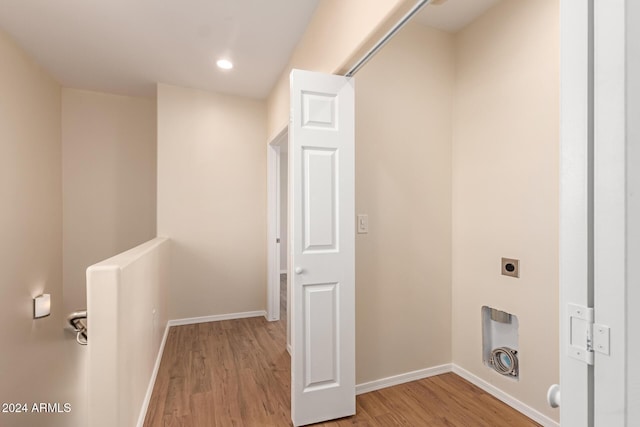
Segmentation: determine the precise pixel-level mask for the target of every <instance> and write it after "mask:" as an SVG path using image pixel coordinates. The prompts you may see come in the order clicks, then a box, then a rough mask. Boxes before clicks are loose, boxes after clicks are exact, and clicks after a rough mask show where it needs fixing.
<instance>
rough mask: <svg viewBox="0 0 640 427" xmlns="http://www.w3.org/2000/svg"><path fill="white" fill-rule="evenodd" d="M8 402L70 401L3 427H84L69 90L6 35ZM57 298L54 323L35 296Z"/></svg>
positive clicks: (1, 163)
mask: <svg viewBox="0 0 640 427" xmlns="http://www.w3.org/2000/svg"><path fill="white" fill-rule="evenodd" d="M0 64H1V65H0V93H1V94H2V96H0V177H1V179H0V196H1V197H2V209H0V235H1V236H2V244H0V259H1V260H2V264H1V265H2V283H1V284H0V342H2V350H0V378H1V380H0V402H7V403H9V402H25V403H28V404H29V409H31V407H30V405H31V404H32V403H34V402H52V403H53V402H61V403H70V404H71V409H72V412H71V413H68V414H54V415H52V414H15V415H12V414H6V413H0V425H2V426H3V427H18V426H25V425H29V426H34V427H37V426H47V427H50V426H53V427H57V426H60V427H62V426H80V425H84V424H85V423H84V422H83V420H84V417H85V416H86V411H85V407H84V401H83V400H82V397H83V394H84V393H83V391H84V390H83V388H84V380H85V378H86V377H85V375H84V366H83V364H84V356H85V350H86V349H85V348H81V347H80V346H78V345H77V344H76V343H75V340H74V337H73V335H72V334H68V333H65V332H64V331H63V322H64V318H65V312H64V310H63V301H62V175H61V169H60V166H61V162H60V159H61V141H60V132H61V131H60V87H59V86H58V84H57V83H56V82H54V81H53V80H52V79H51V78H50V77H49V76H48V75H47V74H45V73H44V72H43V71H42V70H41V69H40V68H39V67H38V66H36V65H35V64H34V63H33V62H32V61H31V60H30V59H29V58H27V57H26V55H25V54H24V53H23V52H22V51H21V50H20V49H19V48H18V47H17V46H16V45H15V44H13V42H12V41H11V40H9V38H8V37H7V36H6V35H5V34H4V33H2V32H1V31H0ZM41 293H49V294H51V304H52V307H51V316H50V317H46V318H42V319H39V320H34V319H33V301H32V298H33V297H35V296H36V295H39V294H41Z"/></svg>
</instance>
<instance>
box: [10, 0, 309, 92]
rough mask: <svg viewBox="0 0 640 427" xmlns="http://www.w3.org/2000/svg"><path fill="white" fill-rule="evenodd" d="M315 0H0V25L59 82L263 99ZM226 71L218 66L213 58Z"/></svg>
mask: <svg viewBox="0 0 640 427" xmlns="http://www.w3.org/2000/svg"><path fill="white" fill-rule="evenodd" d="M317 3H318V0H304V1H299V0H269V1H266V0H0V28H1V29H3V30H4V31H5V32H7V33H8V34H9V35H10V36H11V38H13V39H14V40H15V41H16V42H17V43H18V45H20V46H21V47H22V48H23V49H24V50H25V51H26V52H27V53H28V54H29V55H30V56H31V57H32V58H34V59H35V60H36V61H37V62H38V63H39V64H40V65H41V66H43V67H44V68H45V69H46V70H47V71H49V73H51V74H52V75H53V76H54V77H55V78H56V79H57V80H58V81H59V82H60V83H61V84H62V85H63V86H69V87H75V88H81V89H90V90H98V91H105V92H112V93H121V94H129V95H153V94H154V93H155V83H156V82H163V83H169V84H175V85H181V86H187V87H195V88H200V89H207V90H213V91H217V92H222V93H231V94H236V95H240V96H248V97H252V98H264V97H266V96H267V95H268V94H269V91H270V90H271V88H272V87H273V85H274V84H275V82H276V80H277V78H278V77H279V76H280V74H281V73H282V71H283V69H284V68H285V66H286V65H287V62H288V60H289V57H290V56H291V53H292V51H293V48H294V47H295V45H296V44H297V42H298V40H299V39H300V37H301V36H302V34H303V32H304V29H305V28H306V26H307V24H308V23H309V20H310V19H311V15H312V14H313V12H314V10H315V8H316V5H317ZM221 57H226V58H229V59H230V60H231V61H233V63H234V65H235V68H234V69H233V70H230V71H222V70H219V69H218V68H217V67H216V66H215V62H216V60H217V59H219V58H221Z"/></svg>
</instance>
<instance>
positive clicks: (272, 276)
mask: <svg viewBox="0 0 640 427" xmlns="http://www.w3.org/2000/svg"><path fill="white" fill-rule="evenodd" d="M288 131H289V128H288V127H285V128H284V129H282V130H281V131H280V132H278V134H276V136H274V137H273V138H272V139H271V140H269V143H268V144H267V313H266V315H265V318H266V319H267V320H269V321H277V320H280V245H278V243H276V239H277V238H278V237H280V203H279V201H280V200H279V197H280V194H279V193H280V146H281V145H283V144H285V143H286V142H287V135H288Z"/></svg>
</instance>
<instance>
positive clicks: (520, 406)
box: [452, 364, 560, 427]
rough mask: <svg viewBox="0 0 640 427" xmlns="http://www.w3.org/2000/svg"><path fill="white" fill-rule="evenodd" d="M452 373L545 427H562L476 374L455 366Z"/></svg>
mask: <svg viewBox="0 0 640 427" xmlns="http://www.w3.org/2000/svg"><path fill="white" fill-rule="evenodd" d="M452 371H453V373H454V374H457V375H459V376H461V377H462V378H464V379H465V380H467V381H469V382H470V383H472V384H474V385H476V386H478V387H480V388H481V389H482V390H484V391H486V392H487V393H489V394H490V395H492V396H493V397H495V398H496V399H498V400H501V401H503V402H504V403H506V404H507V405H509V406H511V407H512V408H513V409H515V410H517V411H519V412H521V413H523V414H524V415H526V416H527V417H529V418H531V419H532V420H533V421H535V422H537V423H539V424H542V425H543V426H544V427H560V424H559V423H558V422H556V421H554V420H552V419H551V418H549V417H547V416H546V415H544V414H542V413H541V412H538V411H537V410H535V409H533V408H532V407H530V406H527V405H525V404H524V403H522V402H521V401H519V400H518V399H516V398H515V397H513V396H511V395H509V394H507V393H505V392H504V391H502V390H500V389H499V388H497V387H496V386H494V385H493V384H491V383H488V382H487V381H485V380H483V379H482V378H480V377H477V376H475V375H474V374H472V373H471V372H469V371H467V370H466V369H464V368H461V367H460V366H458V365H455V364H453V365H452Z"/></svg>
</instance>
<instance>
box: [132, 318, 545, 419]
mask: <svg viewBox="0 0 640 427" xmlns="http://www.w3.org/2000/svg"><path fill="white" fill-rule="evenodd" d="M283 314H284V313H283ZM284 318H285V316H283V317H282V319H284ZM285 337H286V324H285V322H284V321H280V322H267V321H266V320H265V319H264V318H250V319H240V320H228V321H222V322H211V323H200V324H196V325H186V326H177V327H172V328H171V329H170V331H169V336H168V337H167V342H166V346H165V350H164V355H163V357H162V363H161V366H160V370H159V372H158V377H157V379H156V384H155V388H154V390H153V395H152V397H151V403H150V405H149V410H148V412H147V417H146V420H145V424H144V425H145V426H146V427H160V426H162V427H174V426H175V427H178V426H181V427H209V426H212V427H213V426H216V427H231V426H248V427H254V426H256V427H258V426H289V425H291V422H290V412H289V411H290V407H289V395H290V384H289V382H290V374H289V366H290V360H289V354H288V353H287V351H286V349H285ZM356 405H357V414H356V415H355V416H353V417H349V418H343V419H341V420H336V421H332V422H327V423H322V424H318V425H319V426H354V425H355V426H372V427H374V426H376V427H377V426H414V427H418V426H487V427H489V426H490V427H500V426H504V427H515V426H537V425H538V424H536V423H535V422H533V421H531V420H530V419H529V418H527V417H525V416H524V415H522V414H520V413H519V412H517V411H516V410H514V409H513V408H511V407H509V406H507V405H505V404H503V403H502V402H500V401H498V400H497V399H495V398H494V397H492V396H491V395H489V394H487V393H485V392H484V391H482V390H481V389H479V388H477V387H475V386H474V385H472V384H470V383H469V382H467V381H465V380H464V379H462V378H460V377H459V376H457V375H455V374H452V373H449V374H443V375H438V376H435V377H431V378H426V379H423V380H420V381H414V382H411V383H407V384H402V385H399V386H395V387H389V388H386V389H383V390H378V391H374V392H371V393H366V394H362V395H360V396H358V397H357V401H356Z"/></svg>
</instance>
